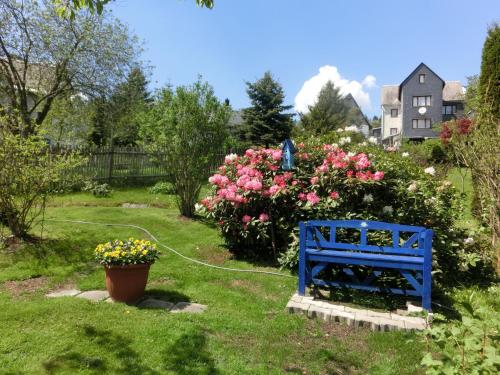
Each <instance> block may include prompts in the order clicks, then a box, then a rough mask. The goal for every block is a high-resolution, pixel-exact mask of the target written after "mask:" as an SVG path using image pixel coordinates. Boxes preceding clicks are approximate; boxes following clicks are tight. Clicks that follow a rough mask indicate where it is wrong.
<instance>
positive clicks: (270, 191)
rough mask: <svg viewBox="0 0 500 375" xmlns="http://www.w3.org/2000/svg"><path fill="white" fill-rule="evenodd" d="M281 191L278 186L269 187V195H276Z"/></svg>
mask: <svg viewBox="0 0 500 375" xmlns="http://www.w3.org/2000/svg"><path fill="white" fill-rule="evenodd" d="M281 189H282V188H281V186H279V185H273V186H271V187H270V188H269V193H270V194H271V195H276V194H277V193H278V192H279V191H280V190H281Z"/></svg>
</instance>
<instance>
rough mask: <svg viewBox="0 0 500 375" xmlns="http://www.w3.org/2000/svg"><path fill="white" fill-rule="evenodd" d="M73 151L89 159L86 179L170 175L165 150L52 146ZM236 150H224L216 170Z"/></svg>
mask: <svg viewBox="0 0 500 375" xmlns="http://www.w3.org/2000/svg"><path fill="white" fill-rule="evenodd" d="M67 151H73V152H77V153H79V154H80V155H82V156H84V157H85V159H86V162H85V163H84V164H83V165H81V166H80V167H79V168H78V172H77V173H78V174H79V175H81V176H82V178H84V179H94V180H99V181H108V182H113V181H117V180H120V179H124V180H125V179H140V178H148V179H154V178H162V177H166V176H167V175H168V169H169V168H168V165H167V163H166V160H165V153H164V152H161V151H160V152H150V151H147V150H145V149H144V148H142V147H138V146H126V147H123V146H114V147H110V146H101V147H77V148H70V149H68V148H66V147H65V148H62V147H57V146H56V147H52V152H54V153H57V152H67ZM231 152H235V151H233V150H229V151H228V152H221V153H220V154H219V155H218V161H217V162H216V163H214V164H213V165H211V166H210V172H214V171H215V170H216V169H217V168H218V167H219V166H220V165H221V164H222V163H223V161H224V157H225V155H227V154H228V153H231Z"/></svg>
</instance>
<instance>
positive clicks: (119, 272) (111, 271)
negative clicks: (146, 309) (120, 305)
mask: <svg viewBox="0 0 500 375" xmlns="http://www.w3.org/2000/svg"><path fill="white" fill-rule="evenodd" d="M150 266H151V265H150V264H127V265H121V266H104V269H105V271H106V289H107V290H108V293H109V296H110V297H111V298H112V299H113V301H117V302H135V301H137V300H138V299H139V298H141V297H142V295H143V294H144V290H145V289H146V284H147V282H148V275H149V267H150Z"/></svg>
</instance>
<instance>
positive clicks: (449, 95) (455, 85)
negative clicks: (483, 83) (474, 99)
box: [443, 81, 464, 102]
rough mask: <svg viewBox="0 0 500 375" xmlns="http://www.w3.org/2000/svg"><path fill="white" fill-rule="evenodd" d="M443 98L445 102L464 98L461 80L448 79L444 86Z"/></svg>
mask: <svg viewBox="0 0 500 375" xmlns="http://www.w3.org/2000/svg"><path fill="white" fill-rule="evenodd" d="M443 100H444V101H445V102H453V101H462V100H464V88H463V86H462V84H461V83H460V81H446V83H445V85H444V88H443Z"/></svg>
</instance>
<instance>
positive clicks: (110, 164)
mask: <svg viewBox="0 0 500 375" xmlns="http://www.w3.org/2000/svg"><path fill="white" fill-rule="evenodd" d="M114 149H115V148H114V145H113V140H111V147H110V149H109V153H108V154H109V158H108V183H109V184H111V181H112V180H113V163H114V154H115V153H114Z"/></svg>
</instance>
